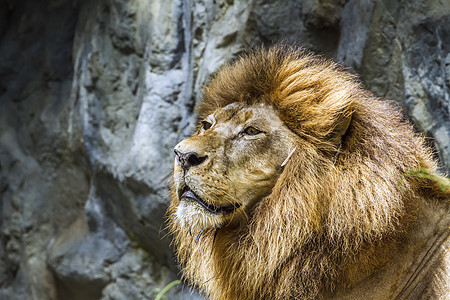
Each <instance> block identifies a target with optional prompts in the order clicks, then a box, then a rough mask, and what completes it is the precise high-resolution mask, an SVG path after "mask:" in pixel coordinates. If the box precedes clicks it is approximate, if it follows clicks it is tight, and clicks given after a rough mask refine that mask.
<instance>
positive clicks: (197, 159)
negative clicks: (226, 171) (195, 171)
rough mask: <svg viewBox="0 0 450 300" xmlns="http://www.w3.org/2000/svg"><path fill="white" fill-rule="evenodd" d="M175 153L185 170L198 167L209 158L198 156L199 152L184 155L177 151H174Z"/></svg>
mask: <svg viewBox="0 0 450 300" xmlns="http://www.w3.org/2000/svg"><path fill="white" fill-rule="evenodd" d="M174 152H175V154H176V155H177V159H178V162H179V163H180V166H181V168H182V169H183V170H187V169H189V168H190V167H195V166H198V165H200V164H201V163H202V162H204V161H205V160H206V158H207V156H200V155H198V153H197V152H187V153H182V152H180V151H178V150H177V149H174Z"/></svg>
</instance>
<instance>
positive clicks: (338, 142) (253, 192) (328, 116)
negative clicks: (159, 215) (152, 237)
mask: <svg viewBox="0 0 450 300" xmlns="http://www.w3.org/2000/svg"><path fill="white" fill-rule="evenodd" d="M198 112H199V123H198V127H197V130H196V132H195V133H194V135H193V136H192V137H190V138H188V139H185V140H183V141H181V142H180V143H179V144H178V145H177V146H176V147H175V153H176V159H175V166H174V176H173V185H172V202H171V205H170V208H169V226H170V230H171V232H172V233H173V234H174V238H175V239H174V242H175V245H176V247H177V254H178V259H179V261H180V262H181V263H182V264H183V267H184V270H185V273H184V274H185V276H186V277H187V278H188V279H190V280H191V281H192V282H194V283H195V284H196V285H197V286H198V287H200V289H202V290H203V291H205V293H206V294H207V295H209V296H210V297H212V298H215V299H257V298H264V297H268V298H283V299H284V298H289V297H315V296H317V294H318V293H319V292H320V291H321V290H323V289H327V288H332V286H333V280H334V278H335V277H336V276H337V275H338V274H339V275H341V276H344V277H342V278H341V280H342V282H346V283H347V284H350V283H351V282H353V281H355V280H358V277H361V276H364V274H366V275H367V274H370V270H372V269H373V268H376V267H377V266H378V265H380V264H382V263H383V259H384V258H383V257H378V258H374V259H373V260H370V261H369V260H368V259H366V260H367V263H366V266H365V267H364V268H363V270H364V271H361V272H362V273H361V272H359V271H358V272H355V270H354V268H353V267H352V266H351V265H350V266H349V267H347V265H349V264H348V261H351V260H353V261H355V260H357V259H358V257H361V256H365V257H366V258H367V257H370V256H371V255H372V256H374V257H375V256H379V254H380V253H377V254H376V255H375V252H373V247H372V245H374V244H376V243H381V241H382V240H383V239H387V240H388V239H389V238H390V237H391V236H392V235H394V234H395V233H396V232H398V231H399V230H401V228H403V226H404V223H405V222H406V221H405V220H406V219H407V217H406V216H408V215H409V214H408V212H409V211H414V210H415V199H416V198H417V196H416V193H418V192H417V188H416V187H417V186H419V185H420V183H418V179H413V178H409V177H406V176H404V174H405V173H406V172H407V171H408V170H410V169H421V168H425V169H428V170H434V169H435V164H434V162H433V160H432V159H431V158H430V157H431V156H430V152H429V151H428V150H427V149H426V148H425V147H424V146H423V141H422V138H420V137H418V136H417V135H416V134H414V133H413V131H412V129H411V126H410V125H408V124H407V123H405V122H404V121H403V120H402V116H401V115H400V114H399V113H398V112H397V111H396V110H395V109H394V108H392V107H391V106H390V105H389V104H387V103H386V102H384V101H380V100H378V99H376V98H375V97H374V96H373V95H372V94H370V93H369V92H367V91H366V90H364V89H363V88H362V87H361V85H360V84H359V83H358V82H357V81H356V80H355V78H354V76H353V75H351V74H349V73H347V72H345V71H343V70H342V69H341V68H340V67H339V66H337V65H336V64H334V63H332V62H330V61H328V60H325V59H322V58H319V57H316V56H313V55H310V54H308V53H306V52H303V51H293V50H292V49H287V48H285V47H276V48H273V49H271V50H269V51H264V50H261V51H255V52H252V53H251V54H249V55H247V56H244V57H243V58H241V59H240V60H237V61H236V62H234V63H233V64H231V65H226V66H224V67H223V68H222V69H221V70H219V72H218V73H217V74H216V75H215V76H214V77H213V78H212V80H211V81H210V82H209V83H208V85H207V86H206V87H205V92H204V96H203V101H202V103H201V104H200V106H199V108H198ZM427 186H428V189H429V190H431V189H434V187H431V186H432V184H428V185H427ZM362 253H363V254H362ZM344 274H345V275H344Z"/></svg>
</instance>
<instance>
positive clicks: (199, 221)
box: [175, 201, 223, 232]
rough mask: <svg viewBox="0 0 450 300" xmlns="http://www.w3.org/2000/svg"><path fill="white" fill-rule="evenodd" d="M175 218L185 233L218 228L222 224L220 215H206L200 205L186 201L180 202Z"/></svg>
mask: <svg viewBox="0 0 450 300" xmlns="http://www.w3.org/2000/svg"><path fill="white" fill-rule="evenodd" d="M175 218H176V221H177V222H178V224H179V226H180V227H181V228H182V229H183V230H185V231H186V232H188V231H192V232H197V231H200V230H204V229H209V228H220V227H221V225H222V222H223V221H222V216H221V214H210V213H206V212H205V210H204V209H203V208H202V207H200V205H198V204H195V203H189V202H187V201H181V202H180V204H179V205H178V207H177V208H176V211H175Z"/></svg>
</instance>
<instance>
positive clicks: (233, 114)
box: [209, 102, 281, 127]
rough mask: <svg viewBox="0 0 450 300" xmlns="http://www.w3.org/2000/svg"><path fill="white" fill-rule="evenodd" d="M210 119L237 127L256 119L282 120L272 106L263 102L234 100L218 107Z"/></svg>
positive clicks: (216, 122) (220, 123) (219, 123)
mask: <svg viewBox="0 0 450 300" xmlns="http://www.w3.org/2000/svg"><path fill="white" fill-rule="evenodd" d="M209 119H210V120H213V122H214V123H215V124H217V125H228V126H230V125H231V126H236V127H238V126H239V125H244V124H245V123H247V122H250V121H254V120H258V121H260V122H264V121H267V122H273V121H280V120H279V118H278V115H277V113H276V111H275V109H274V108H273V107H272V106H270V105H267V104H263V103H261V104H257V105H250V106H249V105H246V104H244V103H242V102H234V103H231V104H229V105H227V106H225V107H223V108H219V109H217V110H216V111H215V112H214V113H212V114H211V115H210V116H209ZM280 122H281V121H280Z"/></svg>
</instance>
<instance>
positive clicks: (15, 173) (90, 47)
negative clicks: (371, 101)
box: [0, 0, 450, 300]
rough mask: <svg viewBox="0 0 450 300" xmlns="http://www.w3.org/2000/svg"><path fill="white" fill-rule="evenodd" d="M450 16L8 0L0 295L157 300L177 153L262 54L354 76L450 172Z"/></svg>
mask: <svg viewBox="0 0 450 300" xmlns="http://www.w3.org/2000/svg"><path fill="white" fill-rule="evenodd" d="M449 16H450V6H449V5H448V3H447V4H445V1H439V0H427V1H426V0H423V1H419V0H415V1H409V2H408V3H401V2H396V1H390V0H380V1H370V0H350V1H345V0H327V1H318V0H305V1H288V0H280V1H267V0H253V1H252V0H245V1H233V0H215V1H213V0H196V1H193V0H175V1H164V0H152V1H148V0H132V1H118V0H98V1H81V0H80V1H68V0H48V1H44V0H19V1H12V0H0V57H1V60H0V178H1V180H0V204H1V205H0V241H1V242H0V299H42V300H46V299H153V298H154V297H155V295H156V294H157V293H158V291H159V290H160V289H161V288H163V287H164V286H165V285H166V284H168V283H169V282H170V281H172V280H174V279H176V278H177V276H178V275H179V273H178V270H177V269H176V266H175V263H174V262H173V260H172V257H173V254H172V251H171V249H170V246H169V243H170V241H169V238H167V236H166V231H165V229H164V227H165V226H164V213H165V209H166V207H167V206H168V202H169V198H168V191H167V185H168V182H169V180H170V172H171V171H170V170H171V166H172V161H173V152H172V148H173V146H174V145H175V144H176V143H177V141H179V140H180V139H182V138H183V137H185V136H186V135H188V134H189V133H190V132H191V130H192V128H193V127H194V121H195V111H194V108H195V105H196V103H197V102H198V100H199V98H200V96H201V85H202V84H203V83H204V82H205V81H206V80H207V78H208V76H209V75H210V74H211V73H213V72H215V71H216V70H217V68H218V67H219V66H220V65H221V64H223V63H224V62H226V61H229V60H230V59H233V58H235V57H236V56H237V55H238V54H239V53H240V52H242V51H245V50H246V49H248V47H249V46H251V45H260V44H263V45H266V46H268V45H270V44H272V43H274V42H278V41H282V40H284V41H288V42H300V43H301V44H302V45H304V46H306V47H308V48H310V49H312V50H315V51H318V52H321V53H324V54H325V55H326V56H328V57H332V58H335V59H336V60H338V61H340V62H342V63H343V64H345V65H347V66H349V67H351V68H353V69H354V70H356V71H357V72H358V73H360V74H361V78H362V80H363V81H364V82H365V83H366V85H367V86H368V87H369V89H371V90H373V91H374V92H375V93H376V94H378V95H379V96H381V97H386V98H388V99H391V100H394V101H396V102H398V103H399V105H401V106H402V107H403V108H404V110H405V112H406V113H407V115H408V117H409V118H410V119H411V120H412V121H413V122H414V123H415V125H416V126H417V128H418V129H420V130H422V131H424V132H425V133H426V134H427V135H428V136H429V137H432V138H433V139H432V140H430V141H432V143H433V144H434V146H435V147H436V150H437V153H438V155H439V158H440V160H441V162H442V164H443V170H448V168H449V166H450V160H449V145H450V137H449V135H450V134H449V132H450V118H449V113H450V111H449V99H450V17H449ZM167 296H168V297H169V298H171V299H187V298H192V299H194V298H199V297H200V296H198V295H197V294H195V292H194V293H193V292H192V291H190V290H189V289H188V288H187V287H184V288H183V287H182V286H178V288H174V289H171V290H170V292H169V293H168V294H167Z"/></svg>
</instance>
